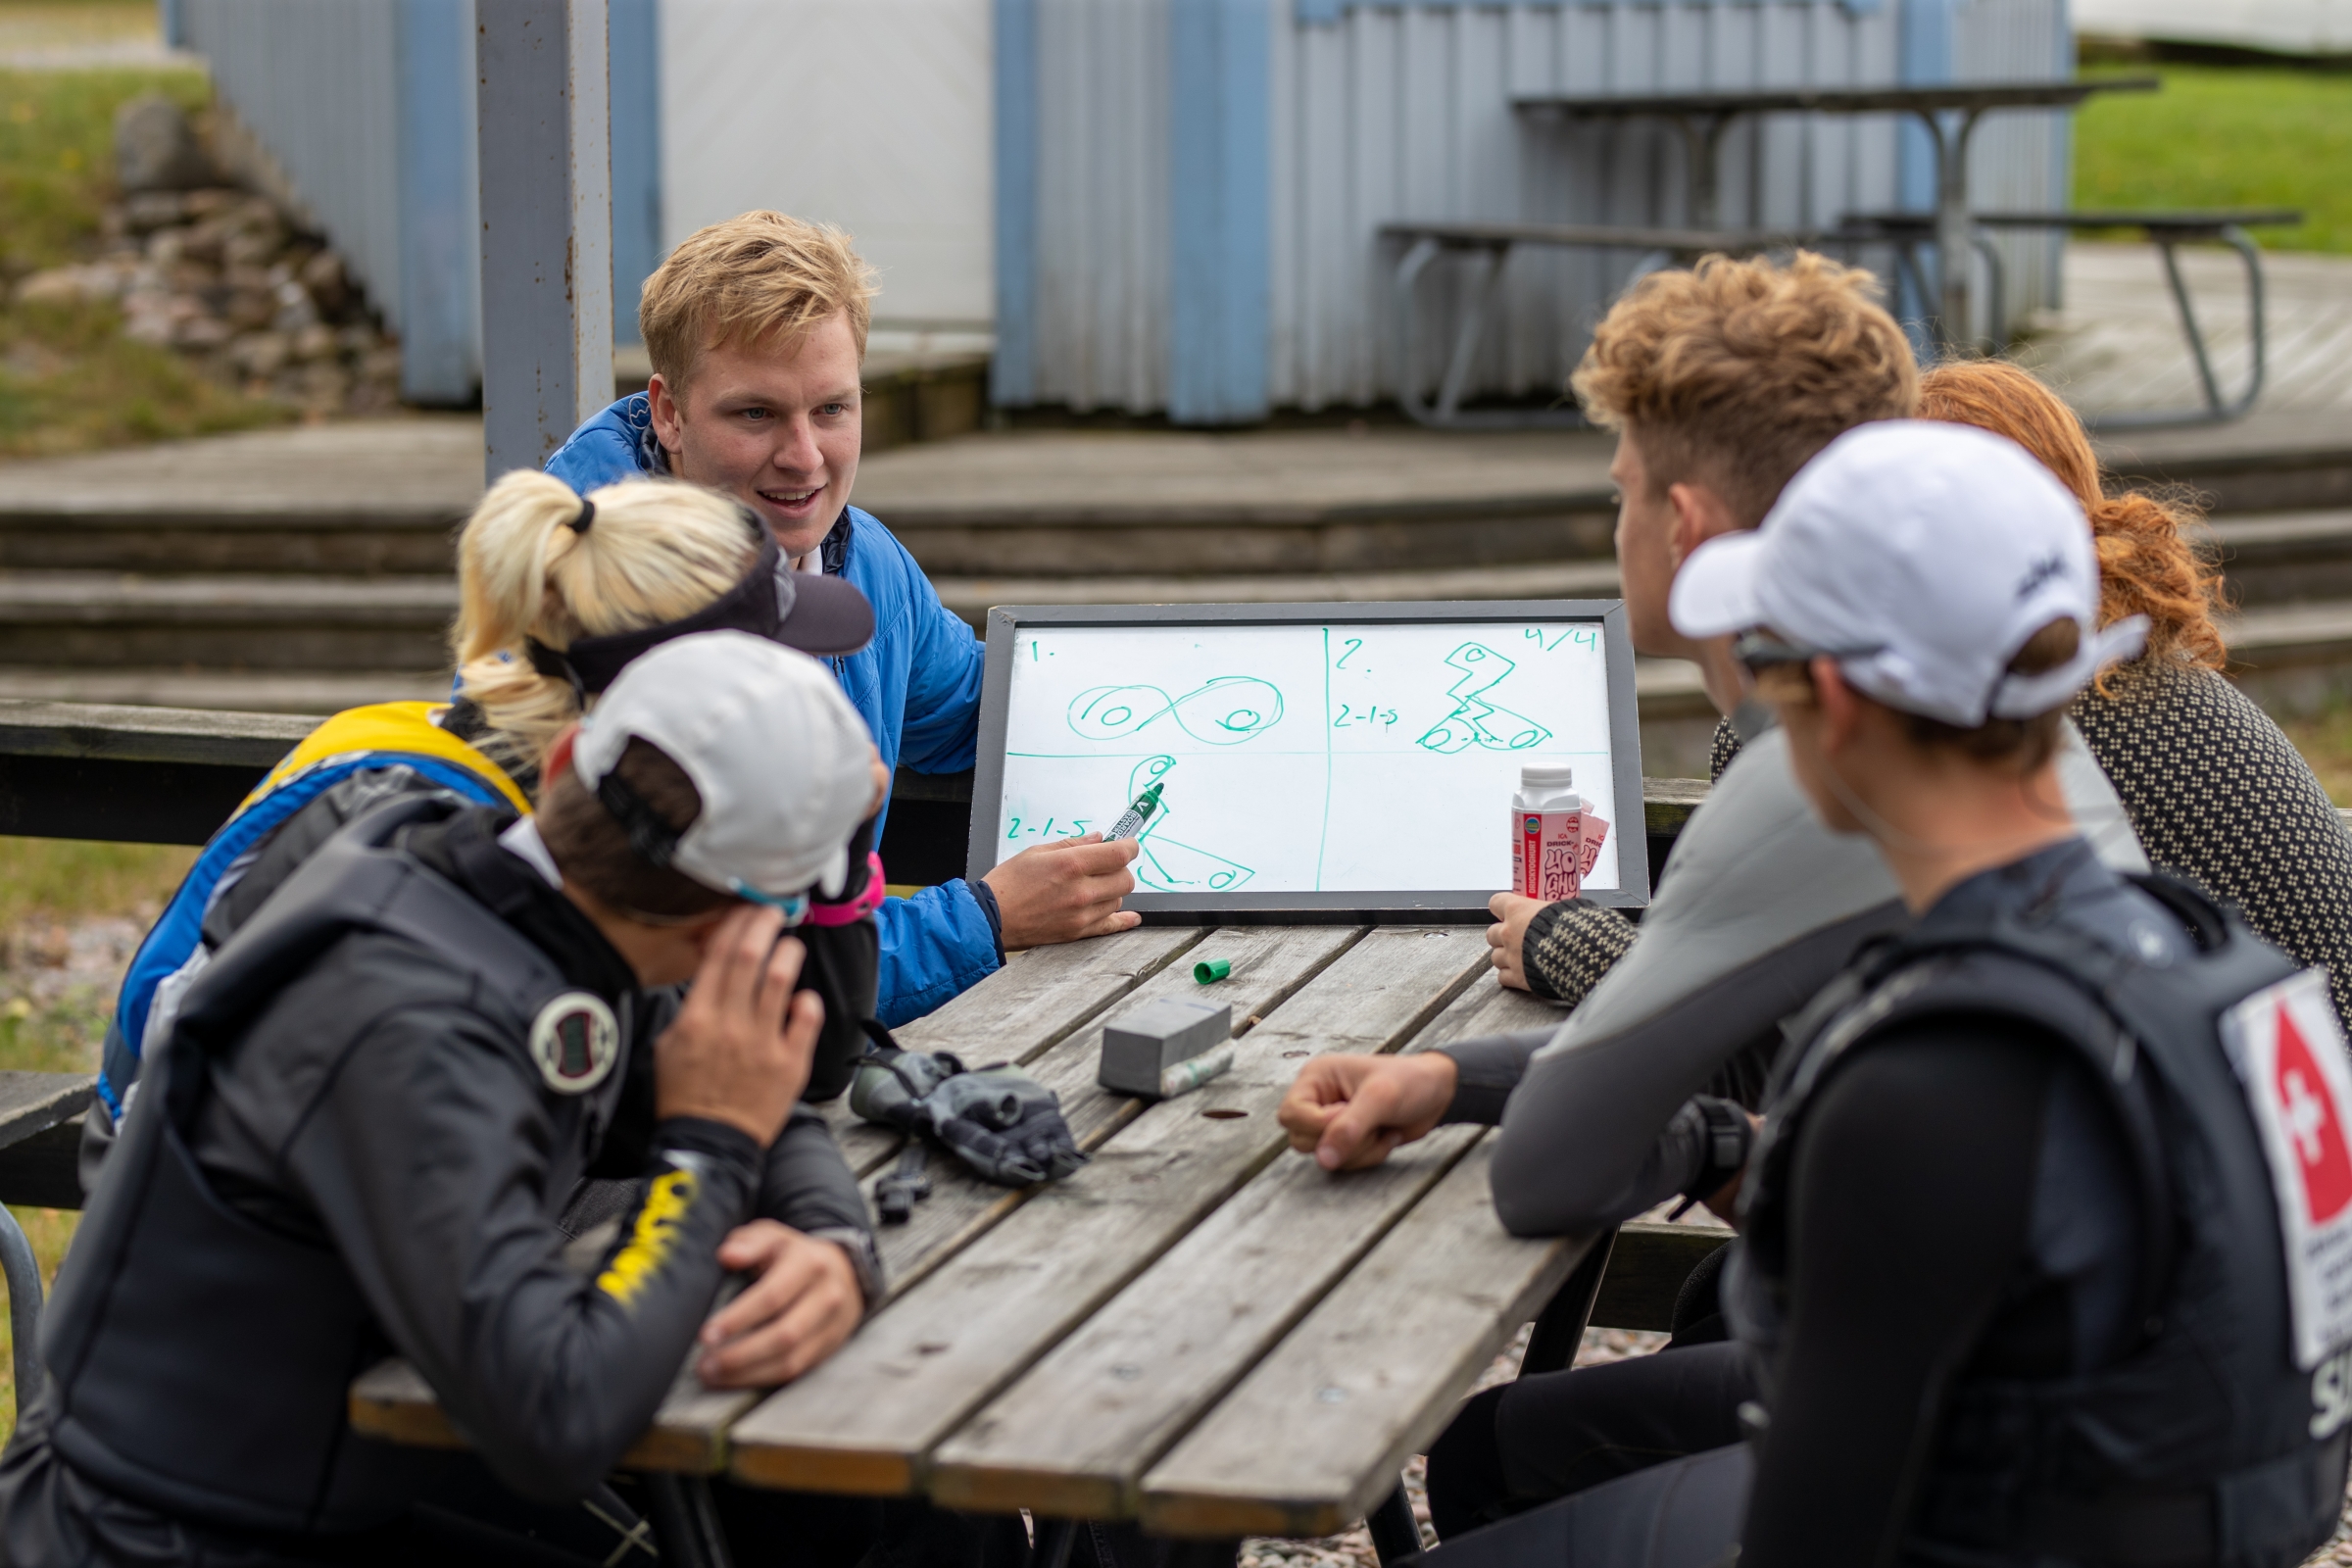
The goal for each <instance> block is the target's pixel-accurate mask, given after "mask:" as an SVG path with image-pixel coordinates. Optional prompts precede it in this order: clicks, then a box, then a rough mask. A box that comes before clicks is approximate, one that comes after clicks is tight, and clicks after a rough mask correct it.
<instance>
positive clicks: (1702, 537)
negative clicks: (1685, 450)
mask: <svg viewBox="0 0 2352 1568" xmlns="http://www.w3.org/2000/svg"><path fill="white" fill-rule="evenodd" d="M1666 501H1667V504H1668V505H1669V506H1671V507H1673V508H1674V540H1673V544H1674V564H1675V565H1676V567H1677V568H1680V567H1681V565H1682V564H1683V563H1684V562H1686V561H1688V560H1690V559H1691V554H1692V553H1693V552H1694V551H1696V550H1697V549H1698V547H1699V546H1700V545H1703V544H1705V543H1706V542H1707V541H1708V540H1710V539H1712V538H1714V537H1715V536H1716V535H1717V534H1723V533H1736V532H1738V531H1739V528H1740V518H1739V516H1738V515H1735V514H1734V513H1733V511H1732V506H1731V503H1730V502H1728V501H1726V500H1724V499H1723V497H1722V496H1721V495H1719V494H1718V493H1717V492H1716V490H1715V487H1714V486H1712V485H1708V484H1702V483H1699V482H1697V481H1695V480H1690V479H1685V480H1683V481H1681V482H1680V483H1677V484H1670V485H1668V486H1667V487H1666Z"/></svg>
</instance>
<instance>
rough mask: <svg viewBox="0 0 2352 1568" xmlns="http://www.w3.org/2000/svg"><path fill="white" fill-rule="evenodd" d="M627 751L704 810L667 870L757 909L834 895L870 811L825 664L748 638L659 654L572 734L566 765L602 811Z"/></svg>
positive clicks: (857, 734)
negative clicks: (672, 780) (672, 770)
mask: <svg viewBox="0 0 2352 1568" xmlns="http://www.w3.org/2000/svg"><path fill="white" fill-rule="evenodd" d="M631 738H635V739H638V740H642V741H645V742H646V743H648V744H649V745H652V746H654V747H657V748H659V749H660V750H661V752H662V755H663V756H665V757H667V758H668V759H669V760H671V761H673V762H675V763H677V764H678V767H679V768H680V769H681V770H682V771H683V772H684V773H685V774H686V776H687V778H689V779H691V780H692V781H693V783H694V788H695V791H696V793H697V794H699V795H701V796H702V798H703V809H702V812H701V814H700V815H698V816H697V817H695V819H694V821H693V822H692V823H690V824H688V826H687V828H686V830H685V831H684V832H682V833H680V834H678V835H677V841H676V844H675V845H674V847H668V849H667V854H668V860H667V863H668V864H669V865H670V866H672V867H673V868H675V869H676V870H679V871H682V872H684V873H685V874H686V875H688V876H690V877H692V878H694V879H695V880H696V881H697V882H700V883H702V884H703V885H704V886H706V887H711V888H716V889H718V890H719V891H721V892H725V893H733V894H736V895H737V896H739V897H742V898H748V899H753V900H757V901H758V902H760V903H762V904H787V905H788V904H790V903H791V902H792V901H793V900H794V899H795V898H796V897H797V896H798V895H800V894H803V893H806V892H807V891H808V890H809V888H810V887H812V886H813V887H818V888H820V889H821V890H822V892H823V893H824V894H825V896H826V897H828V898H830V897H833V896H835V895H837V894H839V893H840V892H841V889H842V886H843V884H844V882H845V881H846V880H847V877H848V873H849V838H850V833H851V830H852V829H854V828H856V827H857V825H858V823H859V822H861V821H863V820H864V819H865V814H866V807H867V805H868V804H869V803H870V802H871V801H872V800H873V794H874V781H873V774H872V772H871V770H870V769H869V768H868V767H867V762H868V760H870V758H871V757H872V755H873V742H872V741H871V740H870V739H869V738H868V736H867V735H866V732H865V724H864V721H863V720H861V719H860V718H858V711H857V710H856V709H854V708H852V707H851V706H850V701H849V699H848V698H846V697H844V696H843V695H842V694H841V687H840V686H839V684H838V683H836V682H835V681H834V679H833V675H832V672H831V671H829V670H827V669H826V668H825V666H824V665H823V664H822V663H820V662H817V661H816V660H813V659H811V658H809V656H808V655H807V654H802V653H796V652H794V651H793V650H791V649H789V648H786V647H783V646H782V645H780V644H777V643H774V642H770V641H769V640H768V639H766V638H764V637H755V636H753V635H752V634H751V633H749V632H741V631H709V632H699V633H697V634H695V635H694V636H691V637H680V638H678V639H677V640H676V641H674V642H667V643H663V644H662V646H661V647H659V648H656V649H654V650H652V651H651V652H649V653H646V654H644V655H641V656H640V657H639V658H637V659H636V660H634V661H632V662H630V663H629V665H628V666H627V667H626V668H624V669H623V670H622V671H621V672H620V674H619V675H618V676H617V677H616V678H615V679H614V680H613V685H612V687H611V689H609V690H608V691H607V692H606V693H605V695H604V697H603V699H602V700H601V701H600V702H598V703H597V705H596V707H595V709H594V710H593V711H590V712H589V714H588V716H587V717H585V718H583V719H581V720H580V735H579V740H578V741H577V742H576V743H575V744H574V746H573V748H572V754H571V765H572V767H573V768H574V770H576V771H577V772H578V774H579V776H580V782H581V783H583V784H585V785H587V786H588V788H589V789H590V790H591V791H592V792H597V793H598V794H599V798H600V799H601V798H603V796H602V792H601V791H600V790H599V786H600V785H602V784H603V783H604V782H605V779H606V775H607V774H609V773H611V772H612V771H613V765H614V764H615V763H617V762H618V761H619V760H620V755H621V753H622V751H623V750H624V749H626V747H627V746H628V744H629V741H630V740H631ZM613 782H614V783H618V782H619V781H618V780H614V781H613ZM610 805H611V803H610V802H608V808H610ZM623 820H624V821H625V820H626V818H625V817H624V819H623ZM632 837H633V838H634V833H633V834H632ZM640 848H641V849H642V848H643V846H642V845H641V846H640Z"/></svg>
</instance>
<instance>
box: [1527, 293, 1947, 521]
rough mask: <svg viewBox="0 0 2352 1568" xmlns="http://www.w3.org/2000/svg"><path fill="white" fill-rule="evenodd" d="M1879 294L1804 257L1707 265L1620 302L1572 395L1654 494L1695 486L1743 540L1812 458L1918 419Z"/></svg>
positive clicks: (1914, 381) (1895, 331)
mask: <svg viewBox="0 0 2352 1568" xmlns="http://www.w3.org/2000/svg"><path fill="white" fill-rule="evenodd" d="M1877 295H1878V279H1877V278H1875V277H1873V276H1872V275H1871V274H1870V273H1868V272H1865V271H1862V270H1859V269H1857V268H1851V267H1842V266H1840V265H1838V263H1836V262H1833V261H1830V260H1829V259H1827V258H1826V257H1821V256H1816V255H1814V254H1813V253H1812V252H1810V251H1798V252H1797V253H1796V254H1795V255H1794V256H1792V257H1790V258H1789V263H1788V265H1787V266H1785V267H1776V266H1774V265H1773V264H1771V263H1770V262H1766V261H1761V260H1758V261H1733V260H1732V259H1731V258H1729V257H1725V256H1709V257H1705V258H1702V259H1701V260H1700V262H1699V264H1698V265H1697V266H1696V267H1695V268H1692V269H1691V270H1689V271H1664V272H1652V273H1650V274H1649V275H1648V276H1647V277H1644V278H1643V279H1642V281H1641V282H1639V283H1637V284H1635V285H1634V286H1633V288H1631V289H1629V290H1628V291H1627V292H1626V294H1625V296H1624V298H1622V299H1620V300H1619V301H1618V302H1617V303H1616V304H1615V305H1614V306H1612V307H1611V308H1610V310H1609V314H1608V315H1607V316H1606V317H1605V318H1603V319H1602V320H1601V323H1600V325H1599V327H1598V328H1597V329H1596V330H1595V331H1594V332H1593V346H1592V347H1591V348H1589V349H1587V350H1586V351H1585V357H1584V361H1583V363H1581V364H1580V365H1578V366H1577V368H1576V374H1575V376H1574V377H1572V378H1571V381H1570V385H1571V386H1572V387H1573V388H1574V389H1575V391H1576V396H1577V399H1578V401H1579V402H1580V403H1581V404H1582V406H1583V408H1584V411H1585V415H1586V417H1588V418H1590V419H1592V420H1593V422H1594V423H1596V424H1599V425H1602V426H1604V427H1606V428H1608V429H1612V430H1621V431H1627V430H1630V431H1631V432H1632V433H1633V435H1634V438H1635V439H1636V440H1637V441H1639V442H1640V443H1641V451H1642V466H1643V467H1644V468H1645V469H1646V470H1647V474H1648V480H1649V485H1650V489H1651V492H1652V493H1653V494H1655V495H1663V494H1664V493H1665V491H1666V489H1667V487H1668V486H1669V485H1673V484H1679V483H1682V482H1684V481H1686V480H1691V479H1698V480H1702V481H1704V482H1705V483H1708V484H1710V485H1712V486H1714V487H1715V489H1716V490H1717V491H1719V492H1720V493H1721V494H1722V496H1723V499H1724V500H1725V501H1726V502H1728V503H1730V505H1731V507H1732V509H1733V510H1734V512H1735V513H1736V514H1737V515H1739V517H1740V521H1741V522H1742V523H1743V524H1744V525H1746V526H1748V527H1753V526H1755V525H1756V524H1757V523H1759V522H1762V521H1763V520H1764V514H1765V513H1767V512H1769V511H1771V510H1772V504H1773V502H1774V501H1775V500H1777V499H1778V498H1779V497H1780V493H1781V489H1782V487H1783V486H1784V485H1786V484H1788V482H1789V480H1790V479H1791V478H1793V477H1795V475H1796V470H1797V469H1799V468H1801V467H1803V466H1805V465H1806V464H1807V463H1809V462H1811V461H1812V459H1813V456H1814V454H1815V453H1817V452H1819V451H1820V450H1821V449H1822V448H1823V447H1826V446H1828V445H1829V444H1830V443H1831V442H1832V441H1834V440H1836V439H1837V438H1838V436H1839V435H1841V434H1843V433H1844V432H1845V431H1847V430H1850V429H1852V428H1853V427H1854V426H1855V425H1857V424H1863V423H1866V422H1868V421H1869V420H1872V419H1900V418H1907V417H1910V415H1911V412H1912V410H1913V409H1914V408H1915V407H1917V405H1918V402H1919V366H1918V364H1917V362H1916V361H1915V360H1914V359H1913V357H1912V353H1911V340H1910V339H1909V338H1907V337H1905V336H1904V335H1903V329H1902V328H1901V327H1900V326H1899V325H1897V324H1896V323H1895V319H1894V318H1893V317H1891V316H1889V315H1887V312H1886V311H1885V310H1884V309H1883V308H1881V306H1880V305H1879V303H1878V299H1877Z"/></svg>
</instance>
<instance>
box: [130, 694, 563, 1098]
mask: <svg viewBox="0 0 2352 1568" xmlns="http://www.w3.org/2000/svg"><path fill="white" fill-rule="evenodd" d="M447 711H448V708H447V705H445V704H439V703H377V704H374V705H372V706H369V707H367V708H354V709H351V710H348V711H345V712H341V713H337V714H336V715H335V716H334V717H332V718H330V719H328V720H327V721H326V722H325V723H323V724H320V725H319V727H318V728H317V729H315V730H313V731H311V733H310V734H309V735H307V736H305V737H304V738H303V740H302V742H301V743H300V744H299V745H297V746H296V747H295V748H294V750H292V751H291V752H288V753H287V754H286V756H285V759H284V760H282V761H280V762H279V763H278V764H277V765H276V766H275V767H273V768H271V769H270V774H269V776H268V777H267V778H264V779H263V780H262V781H261V783H259V784H257V785H255V786H254V789H253V793H252V794H250V795H248V796H246V797H245V799H244V801H243V802H242V803H241V804H240V805H239V806H238V807H237V810H236V814H235V815H233V816H231V817H230V818H229V819H228V820H227V821H226V822H225V823H223V824H222V825H221V830H220V831H219V832H217V833H215V834H214V835H213V837H212V840H211V842H209V843H208V844H206V845H205V847H204V853H203V854H202V855H200V856H198V857H197V858H196V863H195V865H194V866H192V867H190V868H189V871H188V874H187V876H186V877H185V878H183V879H182V880H181V882H180V884H179V890H178V891H177V892H176V893H174V894H172V902H171V903H170V904H169V905H167V906H165V908H164V913H163V916H162V918H160V919H158V920H157V921H156V922H155V925H154V928H153V929H151V930H150V931H149V932H148V933H147V937H146V940H145V941H143V942H141V943H140V944H139V951H138V952H137V954H136V955H134V956H132V958H131V960H130V968H129V970H128V972H127V973H125V974H124V975H123V990H122V993H121V995H120V996H119V997H118V998H117V1000H116V1003H115V1016H114V1021H113V1022H112V1023H110V1024H109V1025H108V1026H107V1031H106V1047H105V1052H104V1054H103V1056H102V1058H101V1065H100V1068H99V1072H98V1099H99V1101H100V1103H103V1104H104V1105H105V1107H106V1111H107V1114H108V1116H109V1117H111V1118H114V1119H118V1120H119V1119H121V1117H122V1115H123V1098H124V1096H126V1095H127V1094H128V1093H129V1092H130V1088H131V1085H132V1084H133V1083H135V1082H136V1081H137V1079H138V1075H139V1055H140V1051H141V1048H142V1046H143V1044H144V1042H145V1040H146V1036H147V1021H148V1014H149V1011H150V1010H151V1008H152V1007H153V1006H154V1004H155V996H156V989H157V988H158V987H159V986H161V985H162V984H163V983H164V982H165V981H166V980H168V979H170V978H171V977H172V975H174V974H177V973H179V972H180V971H181V970H183V969H185V968H186V967H187V966H188V963H189V961H190V960H191V959H192V958H195V957H196V956H197V954H198V951H199V949H200V948H201V947H202V944H203V940H204V917H205V913H206V911H207V910H209V909H210V908H211V907H212V904H213V900H214V898H215V897H216V896H217V895H218V893H219V892H220V891H221V887H222V885H223V883H224V881H225V880H226V879H228V878H229V876H230V873H231V871H232V870H234V869H236V868H237V867H238V865H239V862H241V861H243V860H244V859H245V858H246V857H248V856H250V855H252V854H254V853H255V852H256V851H258V850H259V849H260V848H261V846H262V845H263V843H264V842H266V841H267V840H268V839H269V837H270V834H271V833H274V832H275V831H276V830H277V829H278V828H279V826H281V825H282V824H283V823H284V822H285V821H286V820H287V819H288V818H289V817H291V816H293V815H294V814H295V813H296V812H297V811H300V810H301V809H303V808H304V807H306V806H308V805H310V804H311V803H312V802H313V801H315V800H317V799H318V798H319V796H321V795H323V794H325V793H326V792H327V791H328V790H330V789H333V788H334V787H335V786H336V785H337V784H340V783H342V782H343V781H344V780H345V779H347V778H350V777H351V776H352V775H353V774H355V773H358V772H361V771H363V770H365V769H368V768H381V767H394V766H399V767H407V768H410V769H412V770H414V771H415V772H416V774H417V777H418V778H419V779H421V780H423V781H424V782H426V783H429V784H433V785H436V786H438V787H440V788H442V789H445V790H448V791H450V792H451V793H452V794H454V795H456V796H458V797H459V798H460V799H462V800H465V801H466V802H469V803H470V804H472V805H475V806H498V805H506V806H511V807H513V808H515V809H516V810H518V811H522V812H524V813H526V814H527V813H528V812H529V811H530V809H531V801H530V797H528V796H526V795H525V794H523V792H522V791H521V789H520V788H519V787H517V786H516V785H515V781H514V780H513V779H511V778H509V777H508V776H507V773H506V770H505V769H504V768H502V767H500V766H499V765H498V764H497V763H496V762H494V761H492V760H490V759H489V757H487V756H485V755H484V754H483V753H482V752H480V751H478V750H477V749H475V748H474V747H473V746H471V745H468V744H467V743H466V741H464V740H461V739H460V738H459V737H457V736H455V735H452V734H451V733H449V732H448V731H447V730H445V729H443V728H442V727H441V726H440V724H439V723H438V722H436V720H437V719H438V718H439V716H440V715H441V714H443V713H445V712H447Z"/></svg>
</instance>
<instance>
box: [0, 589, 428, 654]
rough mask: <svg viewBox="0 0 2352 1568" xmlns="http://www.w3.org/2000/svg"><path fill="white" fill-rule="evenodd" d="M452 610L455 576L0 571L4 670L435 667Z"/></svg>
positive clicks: (0, 637) (0, 636) (0, 641)
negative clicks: (8, 667) (17, 667)
mask: <svg viewBox="0 0 2352 1568" xmlns="http://www.w3.org/2000/svg"><path fill="white" fill-rule="evenodd" d="M457 608H458V589H457V581H456V579H455V578H453V577H379V578H354V577H297V576H259V575H227V574H223V575H217V576H172V577H161V576H156V577H149V576H135V575H125V574H122V573H106V572H75V571H39V572H0V664H13V665H30V664H53V665H64V666H72V667H82V668H88V667H93V666H95V667H101V668H110V667H113V668H119V667H125V666H130V667H141V666H143V667H149V668H172V667H179V668H183V669H195V670H210V669H263V670H299V671H303V672H305V673H316V672H320V671H347V670H368V671H373V670H385V669H431V668H434V667H436V666H440V665H443V664H445V663H446V662H447V660H448V634H449V625H450V621H451V619H452V617H453V616H454V615H455V614H456V613H457Z"/></svg>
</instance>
